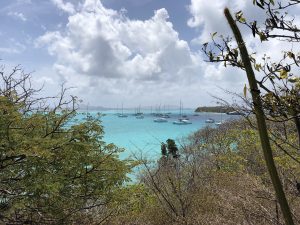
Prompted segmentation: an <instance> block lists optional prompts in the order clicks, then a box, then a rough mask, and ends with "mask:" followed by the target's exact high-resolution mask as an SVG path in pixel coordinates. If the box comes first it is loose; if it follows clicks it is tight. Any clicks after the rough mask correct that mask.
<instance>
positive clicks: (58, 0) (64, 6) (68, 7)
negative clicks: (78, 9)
mask: <svg viewBox="0 0 300 225" xmlns="http://www.w3.org/2000/svg"><path fill="white" fill-rule="evenodd" d="M51 1H52V2H53V4H55V5H56V6H57V8H59V9H61V10H62V11H64V12H67V13H69V14H74V13H75V7H74V5H73V4H72V3H70V2H66V3H65V2H64V0H51Z"/></svg>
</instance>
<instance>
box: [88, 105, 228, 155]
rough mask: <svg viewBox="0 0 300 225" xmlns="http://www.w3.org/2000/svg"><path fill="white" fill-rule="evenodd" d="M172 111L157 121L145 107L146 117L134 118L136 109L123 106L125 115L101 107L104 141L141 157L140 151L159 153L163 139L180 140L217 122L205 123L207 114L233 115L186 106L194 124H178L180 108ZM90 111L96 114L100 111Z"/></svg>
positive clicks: (213, 116)
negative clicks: (202, 111)
mask: <svg viewBox="0 0 300 225" xmlns="http://www.w3.org/2000/svg"><path fill="white" fill-rule="evenodd" d="M169 112H170V114H169V115H170V118H169V119H168V122H166V123H155V122H153V120H154V119H155V118H156V117H154V116H153V115H151V113H150V111H149V112H147V111H144V119H137V118H135V116H134V115H133V113H134V111H133V110H124V114H126V115H128V117H125V118H120V117H118V116H117V115H116V112H115V111H102V112H100V113H102V114H104V116H103V117H102V118H101V120H102V125H103V126H104V131H105V135H104V141H105V142H107V143H114V144H116V145H117V146H119V147H122V148H125V149H126V150H125V151H124V152H123V153H122V154H121V157H122V158H123V157H124V158H127V157H129V156H132V155H134V154H135V155H138V156H139V157H140V156H141V154H142V155H143V156H145V157H158V156H159V155H160V145H161V142H165V141H166V140H167V139H168V138H171V139H174V140H176V142H177V143H179V142H180V140H181V139H182V138H185V137H187V136H188V135H190V134H191V133H193V132H195V131H197V130H199V129H201V128H203V127H205V126H207V125H209V126H215V125H214V124H207V123H205V120H206V119H208V118H212V119H214V120H215V121H216V122H217V121H220V120H221V119H222V120H223V121H224V120H228V119H231V118H232V116H228V115H226V114H222V115H221V114H220V113H194V112H193V110H183V112H182V113H183V114H184V115H187V116H188V118H189V119H190V121H191V122H192V124H187V125H175V124H173V121H176V120H177V119H178V118H179V116H180V115H179V112H178V110H176V111H175V110H174V111H169ZM89 113H90V114H91V115H93V114H96V113H99V112H96V111H92V112H89ZM196 115H197V116H196Z"/></svg>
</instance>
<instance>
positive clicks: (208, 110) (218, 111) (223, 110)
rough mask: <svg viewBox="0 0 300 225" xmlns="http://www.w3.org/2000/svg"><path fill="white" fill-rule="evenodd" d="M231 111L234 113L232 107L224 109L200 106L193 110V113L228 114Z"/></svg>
mask: <svg viewBox="0 0 300 225" xmlns="http://www.w3.org/2000/svg"><path fill="white" fill-rule="evenodd" d="M233 111H235V109H234V108H233V107H225V106H201V107H198V108H196V109H195V112H212V113H229V112H233Z"/></svg>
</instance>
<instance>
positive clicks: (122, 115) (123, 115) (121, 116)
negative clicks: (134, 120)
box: [118, 104, 128, 118]
mask: <svg viewBox="0 0 300 225" xmlns="http://www.w3.org/2000/svg"><path fill="white" fill-rule="evenodd" d="M118 117H120V118H125V117H128V116H127V115H125V114H124V113H123V104H122V113H121V114H119V115H118Z"/></svg>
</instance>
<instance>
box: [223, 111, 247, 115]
mask: <svg viewBox="0 0 300 225" xmlns="http://www.w3.org/2000/svg"><path fill="white" fill-rule="evenodd" d="M226 114H227V115H232V116H243V115H245V113H243V112H239V111H232V112H227V113H226Z"/></svg>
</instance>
